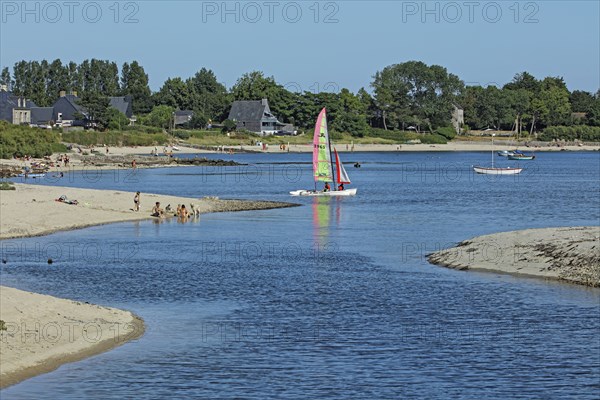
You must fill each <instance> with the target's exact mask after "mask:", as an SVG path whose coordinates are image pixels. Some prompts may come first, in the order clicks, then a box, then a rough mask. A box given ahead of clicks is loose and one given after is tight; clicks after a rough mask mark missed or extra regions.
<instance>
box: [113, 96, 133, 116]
mask: <svg viewBox="0 0 600 400" xmlns="http://www.w3.org/2000/svg"><path fill="white" fill-rule="evenodd" d="M108 100H109V102H110V106H111V107H113V108H115V109H117V110H119V111H120V112H122V113H123V114H125V115H126V116H127V118H129V119H131V118H132V117H133V98H132V97H131V96H120V97H109V98H108Z"/></svg>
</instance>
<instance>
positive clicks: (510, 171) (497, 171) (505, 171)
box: [473, 167, 523, 175]
mask: <svg viewBox="0 0 600 400" xmlns="http://www.w3.org/2000/svg"><path fill="white" fill-rule="evenodd" d="M473 169H474V170H475V172H477V173H478V174H487V175H516V174H520V173H521V171H523V168H510V167H506V168H497V167H491V168H489V167H473Z"/></svg>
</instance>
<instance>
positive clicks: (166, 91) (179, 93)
mask: <svg viewBox="0 0 600 400" xmlns="http://www.w3.org/2000/svg"><path fill="white" fill-rule="evenodd" d="M153 103H154V105H157V106H160V105H163V106H169V107H173V108H174V109H177V110H183V109H187V108H188V106H189V104H190V100H189V93H188V89H187V85H186V84H185V82H183V80H182V79H181V78H173V79H171V78H169V79H167V80H166V81H165V83H164V84H163V85H162V87H161V88H160V90H159V91H158V92H156V93H155V94H154V95H153Z"/></svg>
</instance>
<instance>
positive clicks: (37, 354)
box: [0, 184, 295, 388]
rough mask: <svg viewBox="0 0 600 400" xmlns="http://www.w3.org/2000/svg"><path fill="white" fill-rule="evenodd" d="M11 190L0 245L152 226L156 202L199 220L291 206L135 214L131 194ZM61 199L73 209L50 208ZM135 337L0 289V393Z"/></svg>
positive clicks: (198, 204) (130, 324)
mask: <svg viewBox="0 0 600 400" xmlns="http://www.w3.org/2000/svg"><path fill="white" fill-rule="evenodd" d="M14 187H15V190H3V191H2V192H0V202H1V218H2V219H1V223H0V239H9V238H23V237H31V236H39V235H46V234H50V233H52V232H56V231H64V230H70V229H77V228H83V227H86V226H92V225H101V224H108V223H115V222H125V221H140V220H145V219H152V218H155V217H152V216H151V209H152V207H153V206H154V204H155V202H157V201H158V202H160V203H161V205H162V207H163V208H164V207H166V205H168V204H171V206H172V207H173V209H175V208H176V206H177V204H185V205H186V207H188V208H189V207H190V205H191V204H194V208H196V209H198V210H199V211H200V213H201V214H202V213H211V212H225V211H247V210H263V209H271V208H281V207H291V206H295V204H291V203H282V202H270V201H245V200H220V199H218V198H214V197H213V198H202V199H195V198H186V197H177V196H166V195H159V194H150V193H144V192H142V193H141V199H140V210H139V211H133V206H134V203H133V198H134V195H135V193H133V192H122V191H112V190H93V189H79V188H68V187H59V186H36V185H25V184H15V185H14ZM63 195H64V196H66V198H67V199H68V200H77V204H76V205H72V204H68V203H65V202H59V201H56V199H58V198H60V197H61V196H63ZM170 215H173V214H172V213H171V214H170ZM167 218H169V217H167ZM2 253H3V254H2V262H3V263H5V264H9V265H10V264H11V263H13V262H14V260H11V259H10V256H9V252H4V251H3V252H2ZM48 262H50V260H48ZM143 331H144V323H143V321H142V320H141V319H140V318H139V317H137V316H136V315H134V314H132V313H131V312H128V311H123V310H117V309H114V308H107V307H102V306H97V305H91V304H87V303H82V302H76V301H71V300H63V299H58V298H55V297H52V296H46V295H41V294H34V293H29V292H24V291H21V290H17V289H13V288H9V287H6V286H0V388H4V387H7V386H10V385H13V384H15V383H18V382H20V381H22V380H24V379H27V378H29V377H32V376H35V375H38V374H41V373H45V372H49V371H52V370H54V369H56V368H58V367H59V366H60V365H62V364H64V363H68V362H73V361H77V360H80V359H83V358H85V357H89V356H92V355H95V354H99V353H101V352H104V351H107V350H109V349H111V348H114V347H116V346H119V345H121V344H123V343H125V342H126V341H129V340H133V339H136V338H138V337H139V336H141V335H142V333H143Z"/></svg>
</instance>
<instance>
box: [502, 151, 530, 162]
mask: <svg viewBox="0 0 600 400" xmlns="http://www.w3.org/2000/svg"><path fill="white" fill-rule="evenodd" d="M508 159H509V160H517V161H525V160H533V159H535V156H534V155H533V154H525V153H521V152H519V153H516V152H515V153H514V154H512V155H509V156H508Z"/></svg>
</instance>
